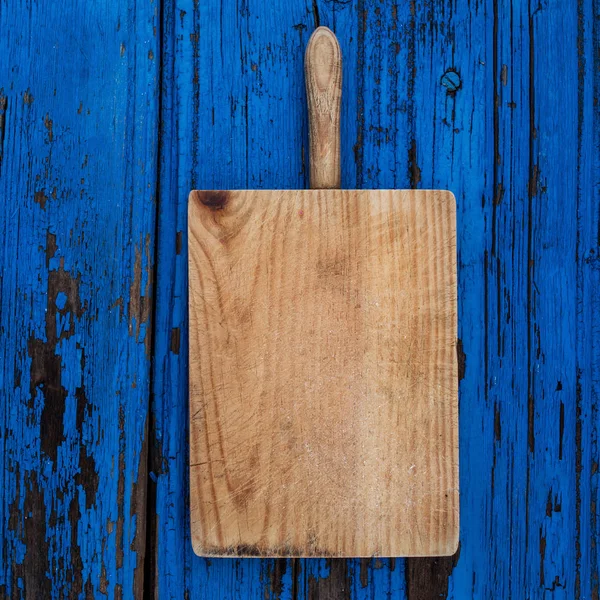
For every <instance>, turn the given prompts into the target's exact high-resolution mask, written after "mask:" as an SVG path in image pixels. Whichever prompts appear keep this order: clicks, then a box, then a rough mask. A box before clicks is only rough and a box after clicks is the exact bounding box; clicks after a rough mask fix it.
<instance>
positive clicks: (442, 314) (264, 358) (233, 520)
mask: <svg viewBox="0 0 600 600" xmlns="http://www.w3.org/2000/svg"><path fill="white" fill-rule="evenodd" d="M188 240H189V246H188V251H189V259H190V269H189V311H190V355H189V361H190V363H189V364H190V367H189V368H190V419H191V424H190V445H191V447H190V468H191V474H190V476H191V519H192V541H193V543H194V547H195V549H196V551H197V552H198V553H199V554H203V555H230V554H232V555H238V554H239V555H253V554H260V555H267V556H269V555H292V556H293V555H297V556H372V555H378V556H379V555H382V556H403V555H415V556H421V555H447V554H452V553H453V552H454V551H455V549H456V544H457V539H458V460H457V459H458V457H457V454H458V437H457V434H458V431H457V426H458V423H457V420H458V414H457V412H458V406H457V381H458V380H457V359H456V256H455V254H456V247H455V202H454V198H453V196H452V194H450V193H449V192H437V191H418V192H415V191H354V190H352V191H351V190H344V191H334V190H327V191H290V192H285V191H283V192H281V191H264V192H261V191H239V192H214V191H213V192H208V191H205V192H199V191H196V192H192V193H191V195H190V201H189V216H188ZM359 515H360V516H359Z"/></svg>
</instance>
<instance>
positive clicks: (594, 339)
mask: <svg viewBox="0 0 600 600" xmlns="http://www.w3.org/2000/svg"><path fill="white" fill-rule="evenodd" d="M598 23H600V2H598V1H597V0H593V1H592V0H585V1H582V2H579V3H578V11H577V80H578V81H577V82H578V97H577V141H578V145H577V151H576V156H577V245H576V250H575V252H576V258H577V299H576V315H577V350H576V351H577V365H576V382H575V411H574V412H575V415H574V416H575V498H574V511H575V519H576V524H575V534H576V537H575V565H576V573H575V582H574V583H575V597H576V598H596V597H598V595H599V593H600V589H599V584H600V581H599V579H600V577H599V569H600V564H599V561H598V541H599V539H600V519H598V507H599V506H600V497H599V483H600V474H599V472H598V462H599V460H600V457H599V453H598V435H599V431H598V429H599V418H598V417H599V409H600V406H599V402H600V338H599V335H600V186H599V185H598V182H599V181H600V152H599V150H600V102H599V99H600V56H599V55H598V52H597V49H598V48H600V27H599V26H598ZM571 69H573V65H571ZM572 76H573V73H572V72H570V73H569V77H572ZM571 168H572V167H571ZM559 210H560V209H559ZM572 407H573V404H572V402H571V410H572ZM559 419H560V415H559ZM572 420H573V415H571V422H572ZM559 433H560V420H559ZM569 491H570V493H571V494H572V493H573V491H572V490H564V489H563V490H562V494H563V495H567V494H569ZM554 508H555V506H553V509H554ZM549 583H550V586H552V582H551V581H550V582H549Z"/></svg>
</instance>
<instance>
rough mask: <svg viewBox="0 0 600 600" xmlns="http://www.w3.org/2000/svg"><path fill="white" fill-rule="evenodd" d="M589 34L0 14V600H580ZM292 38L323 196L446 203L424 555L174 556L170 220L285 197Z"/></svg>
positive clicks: (595, 316)
mask: <svg viewBox="0 0 600 600" xmlns="http://www.w3.org/2000/svg"><path fill="white" fill-rule="evenodd" d="M599 22H600V2H599V1H598V0H577V1H574V2H570V3H566V2H560V1H559V0H547V1H544V2H533V1H531V2H525V1H517V0H514V1H513V2H509V1H501V0H496V1H495V2H483V1H482V0H479V1H477V0H472V1H471V2H461V3H456V2H450V1H444V0H428V1H425V0H422V1H421V0H414V1H412V2H398V3H396V4H394V3H384V2H380V1H379V0H346V1H339V0H338V1H333V2H332V1H331V0H304V1H297V0H293V1H289V0H286V1H284V0H273V1H272V2H269V3H259V2H250V1H249V0H238V1H234V0H223V1H217V0H203V1H202V2H196V1H194V0H180V2H178V3H177V4H175V3H173V2H168V1H163V2H150V1H149V0H146V1H144V2H142V1H140V0H137V1H135V2H134V1H133V0H132V2H130V3H129V6H125V5H124V4H123V3H120V2H116V0H107V2H105V3H103V4H102V5H100V4H98V3H96V2H82V1H76V2H74V3H71V5H70V6H69V7H68V9H67V8H65V7H63V5H61V4H60V3H50V2H46V3H36V2H25V1H24V0H18V1H16V2H8V1H7V0H0V32H2V34H1V35H0V42H1V44H2V52H0V161H1V162H0V198H1V207H0V215H1V218H0V228H1V231H2V244H0V265H1V267H2V270H1V279H0V290H1V299H0V302H1V305H0V306H1V312H0V333H1V338H0V339H2V348H3V352H2V360H1V365H2V367H1V369H0V389H1V390H2V394H3V395H2V402H0V410H1V412H0V415H1V419H2V426H1V428H0V435H1V442H2V443H1V444H0V448H1V450H0V461H1V462H2V464H1V467H2V473H3V475H2V483H1V484H0V494H1V496H2V501H1V502H0V528H1V529H0V531H1V537H2V539H1V543H0V596H4V597H12V598H47V597H72V598H78V597H86V598H91V597H99V598H104V597H116V598H118V597H123V598H128V597H138V598H141V597H142V596H143V593H142V589H143V588H145V593H146V595H147V597H152V596H154V597H160V598H181V597H187V598H190V599H192V600H193V599H200V598H203V599H204V598H223V599H230V598H239V599H245V598H257V599H258V598H265V597H266V598H281V599H291V598H298V599H300V598H355V599H362V598H385V597H393V598H400V599H401V598H409V599H412V600H414V599H424V598H440V597H441V598H457V599H461V598H471V597H473V598H491V597H492V598H515V599H520V598H531V599H533V598H565V599H570V598H582V599H583V598H595V597H597V595H598V583H599V582H598V569H599V565H598V554H597V540H598V535H599V528H600V522H599V520H598V518H597V510H598V509H597V507H598V506H599V504H598V477H599V474H598V460H599V458H598V447H597V437H598V418H599V415H598V402H599V395H600V258H599V255H598V252H599V251H600V247H599V246H600V239H599V238H600V233H599V232H600V225H599V204H600V189H599V187H600V184H599V181H600V101H599V96H600V70H599V67H600V58H599V56H598V52H597V49H598V47H599V46H600V25H598V23H599ZM317 23H321V24H323V25H328V26H330V27H331V28H332V29H333V30H334V31H335V32H336V34H337V36H338V38H339V40H340V44H341V47H342V50H343V53H344V83H343V86H344V87H343V94H344V96H343V98H344V100H343V105H342V152H343V156H342V184H343V186H344V187H348V188H354V187H356V188H392V187H396V188H404V187H415V188H422V189H427V188H446V189H450V190H451V191H453V192H454V194H455V195H456V199H457V234H458V235H457V245H458V279H459V338H460V343H459V348H460V353H459V359H460V364H461V366H462V368H461V373H460V378H461V380H460V398H459V402H460V465H461V468H460V489H461V517H462V518H461V523H462V526H461V534H460V547H459V551H458V552H457V554H456V555H455V556H454V557H451V558H448V559H411V560H406V561H404V560H390V559H374V560H332V561H326V560H308V559H307V560H285V559H281V560H259V559H224V560H216V559H212V560H207V559H201V558H198V557H196V556H194V555H193V551H192V547H191V543H190V538H189V506H188V501H187V496H188V491H189V490H188V485H189V483H188V479H187V458H188V457H187V437H186V433H187V343H188V337H187V312H186V297H187V287H186V286H187V275H186V270H187V255H186V250H185V248H186V247H187V239H186V230H187V223H186V209H187V196H188V193H189V191H190V190H191V189H193V188H200V189H234V188H290V189H292V188H304V187H306V186H307V183H308V172H307V168H306V160H307V156H306V148H307V122H306V113H305V106H304V89H303V85H304V83H303V72H302V59H303V52H304V48H305V45H306V42H307V41H308V37H309V35H310V33H311V31H312V30H313V29H314V27H315V25H316V24H317ZM153 274H154V275H153ZM152 298H154V301H153V300H152ZM151 358H152V359H153V360H152V361H151ZM151 364H152V365H153V368H152V369H151ZM146 431H147V432H148V433H147V434H146ZM146 435H147V437H146Z"/></svg>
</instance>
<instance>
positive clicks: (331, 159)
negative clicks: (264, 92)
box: [304, 27, 342, 190]
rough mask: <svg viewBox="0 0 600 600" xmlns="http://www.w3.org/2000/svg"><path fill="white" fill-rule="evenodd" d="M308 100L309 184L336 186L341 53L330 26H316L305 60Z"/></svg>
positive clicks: (338, 147)
mask: <svg viewBox="0 0 600 600" xmlns="http://www.w3.org/2000/svg"><path fill="white" fill-rule="evenodd" d="M304 72H305V77H306V96H307V101H308V123H309V138H310V139H309V147H310V150H309V159H310V187H311V189H313V190H320V189H339V188H340V184H341V174H340V100H341V97H342V53H341V51H340V45H339V43H338V41H337V38H336V37H335V34H334V33H333V31H331V29H328V28H327V27H318V28H317V29H315V31H314V33H313V34H312V36H311V37H310V40H309V42H308V46H307V47H306V56H305V59H304Z"/></svg>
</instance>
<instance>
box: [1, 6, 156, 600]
mask: <svg viewBox="0 0 600 600" xmlns="http://www.w3.org/2000/svg"><path fill="white" fill-rule="evenodd" d="M156 8H157V5H156V4H155V3H154V2H152V1H148V2H141V1H140V2H137V3H136V10H135V11H132V10H129V9H128V8H127V7H126V6H125V5H122V4H120V3H116V2H109V3H106V4H103V5H100V4H95V3H76V4H74V5H71V6H70V7H69V8H63V5H61V4H58V3H30V2H27V3H26V2H12V3H2V6H1V7H0V31H2V51H1V52H0V88H1V89H0V98H1V100H0V107H1V111H0V112H1V113H2V114H1V116H0V152H1V164H0V197H2V199H3V200H2V202H1V208H0V211H1V213H0V214H1V217H0V230H1V231H2V238H3V243H2V245H1V247H0V264H2V275H1V280H0V286H1V287H0V289H1V312H0V328H1V333H2V339H3V349H4V350H3V352H2V359H1V361H2V362H1V364H2V367H1V370H0V389H2V390H3V393H4V395H3V400H2V402H1V405H2V413H1V415H2V416H1V417H0V418H1V424H0V436H1V438H2V439H1V447H2V451H1V453H0V468H1V469H2V473H3V479H2V484H1V485H0V495H1V496H2V499H1V501H0V507H1V508H0V532H1V533H0V538H1V540H2V543H1V544H0V595H2V597H10V598H51V597H52V598H59V597H61V598H62V597H65V598H66V597H69V598H79V597H84V596H85V597H93V596H101V595H102V594H105V595H108V596H109V597H113V598H119V597H134V596H136V597H141V593H142V589H143V563H144V548H145V487H146V484H145V481H146V448H147V446H146V444H147V442H146V422H147V420H146V416H147V413H148V394H149V386H148V375H149V365H150V357H149V351H150V335H151V329H150V322H149V318H150V306H151V302H150V289H151V282H152V254H153V232H154V216H155V204H154V201H155V197H154V188H155V179H156V163H157V161H156V148H157V143H156V142H157V135H156V134H157V131H156V123H157V110H156V109H157V89H158V79H157V75H158V68H157V61H156V59H155V56H156V54H157V52H158V49H159V46H160V42H159V39H158V38H157V36H156V30H155V29H154V28H155V26H156V25H157V22H156Z"/></svg>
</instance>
